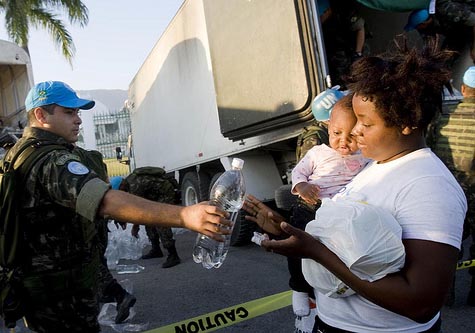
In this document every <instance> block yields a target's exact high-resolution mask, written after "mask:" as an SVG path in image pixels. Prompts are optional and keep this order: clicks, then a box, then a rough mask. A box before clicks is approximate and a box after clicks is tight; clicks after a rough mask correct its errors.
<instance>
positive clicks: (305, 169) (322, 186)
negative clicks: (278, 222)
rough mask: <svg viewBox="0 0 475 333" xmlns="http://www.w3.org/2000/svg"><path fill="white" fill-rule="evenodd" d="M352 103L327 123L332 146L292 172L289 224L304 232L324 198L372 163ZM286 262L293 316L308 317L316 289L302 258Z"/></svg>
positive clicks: (344, 103) (312, 153) (344, 102)
mask: <svg viewBox="0 0 475 333" xmlns="http://www.w3.org/2000/svg"><path fill="white" fill-rule="evenodd" d="M351 100H352V95H351V94H350V95H346V96H344V97H342V98H341V99H340V100H338V101H337V102H336V104H335V105H334V106H333V109H332V111H331V113H330V119H329V124H328V136H329V145H326V144H320V145H316V146H314V147H313V148H311V149H310V150H309V151H308V152H307V153H306V154H305V156H304V157H303V158H302V159H301V160H300V161H299V162H298V163H297V165H296V166H295V167H294V169H293V170H292V190H291V191H292V194H295V195H298V199H297V203H296V204H295V205H294V207H293V208H292V215H291V218H290V224H291V225H292V226H294V227H296V228H299V229H301V230H305V226H306V225H307V223H308V222H309V221H311V220H314V219H315V212H316V210H317V209H318V208H319V207H320V205H321V199H323V198H331V197H333V196H334V195H335V194H336V193H338V191H340V190H341V189H342V188H343V187H344V186H345V185H346V184H347V183H348V182H349V181H350V180H351V179H352V178H353V177H354V176H355V175H356V174H357V173H358V172H360V171H361V170H362V169H363V168H364V166H365V165H366V164H367V163H368V161H369V160H368V159H366V158H365V157H363V156H361V153H360V152H359V150H358V147H357V145H356V141H355V140H354V138H353V135H352V134H351V130H352V129H353V126H354V125H355V124H356V117H355V114H354V113H353V108H352V105H351ZM287 262H288V267H289V273H290V280H289V286H290V288H291V289H292V290H293V293H292V306H293V309H294V313H295V314H296V315H298V316H307V315H308V314H309V313H310V307H309V297H310V298H312V299H313V298H314V295H313V288H312V287H311V286H310V285H309V284H308V282H307V281H305V278H304V276H303V274H302V261H301V259H300V258H294V257H288V258H287Z"/></svg>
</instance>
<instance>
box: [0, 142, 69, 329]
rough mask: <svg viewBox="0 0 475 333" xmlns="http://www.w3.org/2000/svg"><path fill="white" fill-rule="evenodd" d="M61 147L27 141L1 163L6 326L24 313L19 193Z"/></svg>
mask: <svg viewBox="0 0 475 333" xmlns="http://www.w3.org/2000/svg"><path fill="white" fill-rule="evenodd" d="M58 147H61V148H62V149H64V148H65V147H64V146H61V145H58V144H52V143H51V142H45V141H40V140H30V141H27V142H25V143H22V146H21V147H20V148H19V149H18V151H17V152H16V153H15V154H14V155H13V156H10V155H12V154H8V152H7V154H6V155H5V157H4V159H3V160H2V161H1V164H0V205H1V206H0V315H1V317H3V318H4V320H5V323H6V325H7V326H8V327H10V326H9V325H13V326H12V327H15V322H16V321H17V320H18V319H20V318H21V317H22V316H23V303H22V302H21V298H22V289H23V288H21V285H22V283H21V272H20V271H21V267H22V265H23V264H25V263H26V260H27V253H26V251H25V246H24V241H25V230H24V226H23V225H22V223H21V217H20V212H19V196H20V195H21V189H22V188H23V187H24V186H25V185H26V184H25V182H26V175H27V174H28V173H29V172H30V171H31V169H32V167H33V166H34V165H35V163H36V162H37V161H38V160H39V159H40V158H42V157H43V156H45V155H46V154H47V153H49V152H51V151H53V150H55V149H58Z"/></svg>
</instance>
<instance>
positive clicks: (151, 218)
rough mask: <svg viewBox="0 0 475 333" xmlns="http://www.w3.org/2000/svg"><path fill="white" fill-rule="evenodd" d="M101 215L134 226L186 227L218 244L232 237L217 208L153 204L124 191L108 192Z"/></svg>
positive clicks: (225, 215)
mask: <svg viewBox="0 0 475 333" xmlns="http://www.w3.org/2000/svg"><path fill="white" fill-rule="evenodd" d="M98 215H99V216H102V217H107V218H113V219H114V220H118V221H127V222H130V223H133V224H147V225H160V226H165V227H177V228H186V229H189V230H193V231H196V232H199V233H201V234H203V235H206V236H208V237H211V238H213V239H215V240H218V241H223V240H224V239H223V237H222V235H227V234H229V229H228V226H230V225H231V221H229V220H228V217H229V214H228V213H226V212H225V211H223V210H221V209H219V208H218V207H215V206H211V205H208V204H206V203H200V204H196V205H192V206H187V207H182V206H176V205H170V204H165V203H159V202H155V201H150V200H147V199H144V198H141V197H138V196H135V195H132V194H130V193H127V192H123V191H116V190H109V191H107V192H106V193H105V195H104V197H103V199H102V202H101V204H100V206H99V209H98Z"/></svg>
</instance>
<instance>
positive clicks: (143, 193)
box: [118, 167, 181, 268]
mask: <svg viewBox="0 0 475 333" xmlns="http://www.w3.org/2000/svg"><path fill="white" fill-rule="evenodd" d="M176 188H177V186H176V181H175V179H171V178H170V177H166V176H165V171H164V170H163V169H162V168H158V167H141V168H136V169H135V170H134V171H133V172H132V173H131V174H130V175H128V176H127V177H125V178H123V179H121V181H120V185H119V186H118V189H120V190H122V191H126V192H129V193H132V194H134V195H137V196H140V197H142V198H145V199H148V200H152V201H157V202H163V203H176ZM139 228H140V225H138V224H135V225H134V226H133V227H132V230H131V233H132V236H134V237H138V235H139ZM145 230H146V232H147V236H148V238H149V240H150V242H151V244H152V249H151V250H150V252H148V253H146V254H144V255H143V256H142V259H151V258H162V257H163V252H162V250H161V249H160V239H161V240H162V243H163V247H164V248H165V249H166V250H167V252H168V256H167V259H166V260H165V262H164V263H163V264H162V267H163V268H170V267H173V266H176V265H178V264H179V263H180V262H181V260H180V257H179V256H178V252H177V250H176V247H175V240H174V239H173V231H172V229H171V228H169V227H156V226H145Z"/></svg>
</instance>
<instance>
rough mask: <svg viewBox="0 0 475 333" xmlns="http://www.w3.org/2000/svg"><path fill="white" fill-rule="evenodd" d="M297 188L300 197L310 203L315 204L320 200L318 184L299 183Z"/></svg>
mask: <svg viewBox="0 0 475 333" xmlns="http://www.w3.org/2000/svg"><path fill="white" fill-rule="evenodd" d="M295 189H296V190H297V192H298V193H299V195H300V197H301V198H302V199H303V200H305V202H308V203H309V204H312V205H315V204H317V202H318V199H319V194H320V188H319V187H318V186H317V185H313V184H310V183H298V184H297V185H296V186H295Z"/></svg>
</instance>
